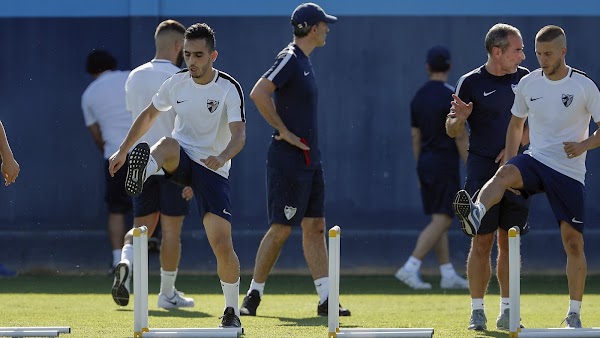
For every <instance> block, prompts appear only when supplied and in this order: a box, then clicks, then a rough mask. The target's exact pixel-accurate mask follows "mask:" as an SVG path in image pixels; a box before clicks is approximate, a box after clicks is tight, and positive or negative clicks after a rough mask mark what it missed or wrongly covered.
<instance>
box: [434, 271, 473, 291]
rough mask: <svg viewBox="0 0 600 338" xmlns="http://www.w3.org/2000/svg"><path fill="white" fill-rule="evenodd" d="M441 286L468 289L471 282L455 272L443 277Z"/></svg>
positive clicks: (443, 287)
mask: <svg viewBox="0 0 600 338" xmlns="http://www.w3.org/2000/svg"><path fill="white" fill-rule="evenodd" d="M440 287H441V288H442V289H468V288H469V282H467V280H466V279H464V278H462V277H461V276H459V275H458V274H454V275H453V276H452V277H442V280H441V281H440Z"/></svg>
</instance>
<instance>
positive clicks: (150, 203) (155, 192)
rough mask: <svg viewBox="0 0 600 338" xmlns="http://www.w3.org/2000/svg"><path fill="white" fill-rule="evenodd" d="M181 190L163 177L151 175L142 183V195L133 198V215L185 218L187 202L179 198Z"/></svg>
mask: <svg viewBox="0 0 600 338" xmlns="http://www.w3.org/2000/svg"><path fill="white" fill-rule="evenodd" d="M182 190H183V188H182V187H181V186H179V185H177V184H175V182H173V181H170V180H168V179H166V178H165V176H164V175H152V176H150V177H148V179H147V180H146V182H144V189H143V190H142V193H141V194H140V195H139V196H137V197H134V198H133V215H134V216H135V217H142V216H147V215H150V214H153V213H155V212H160V213H161V214H163V215H165V216H185V215H187V214H188V209H189V208H188V207H189V202H188V201H186V200H185V199H184V198H183V197H182V196H181V191H182Z"/></svg>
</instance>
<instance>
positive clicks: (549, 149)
mask: <svg viewBox="0 0 600 338" xmlns="http://www.w3.org/2000/svg"><path fill="white" fill-rule="evenodd" d="M512 113H513V115H515V116H517V117H521V118H524V117H527V118H528V123H529V138H530V145H529V150H527V152H526V153H528V154H529V155H531V156H532V157H533V158H535V159H536V160H538V161H540V162H541V163H543V164H545V165H546V166H548V167H550V168H552V169H554V170H556V171H558V172H560V173H562V174H564V175H566V176H569V177H571V178H573V179H576V180H577V181H579V182H581V183H582V184H585V171H586V168H585V158H586V153H587V152H584V153H583V154H581V155H580V156H577V157H575V158H571V159H570V158H568V157H567V154H566V153H565V150H564V148H563V147H564V145H563V142H581V141H583V140H585V139H587V138H588V137H589V124H590V117H593V118H594V121H596V122H598V121H600V91H598V87H597V86H596V84H595V83H594V82H593V81H592V80H591V79H589V78H588V77H587V76H586V74H585V73H584V72H582V71H579V70H576V69H573V68H571V67H569V72H568V73H567V76H566V77H564V78H563V79H561V80H558V81H552V80H549V79H548V78H547V77H546V76H545V75H544V73H543V72H542V70H541V69H537V70H535V71H533V72H532V73H531V74H529V75H527V76H526V77H524V78H522V79H521V81H520V82H519V85H518V86H517V92H516V94H515V102H514V105H513V107H512Z"/></svg>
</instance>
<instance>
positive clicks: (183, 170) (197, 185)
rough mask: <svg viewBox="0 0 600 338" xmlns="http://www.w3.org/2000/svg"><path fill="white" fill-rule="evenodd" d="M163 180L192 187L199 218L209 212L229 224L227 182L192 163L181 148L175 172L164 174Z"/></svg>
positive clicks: (229, 208) (229, 194)
mask: <svg viewBox="0 0 600 338" xmlns="http://www.w3.org/2000/svg"><path fill="white" fill-rule="evenodd" d="M165 178H167V179H169V180H171V181H173V182H175V183H177V184H179V185H180V186H181V187H185V186H190V187H192V189H193V190H194V197H196V206H197V207H198V212H199V213H200V217H204V214H206V213H207V212H210V213H212V214H215V215H217V216H220V217H222V218H224V219H226V220H227V221H229V223H231V214H232V213H233V211H232V209H231V189H230V187H229V180H228V179H226V178H225V177H223V176H221V175H219V174H217V173H216V172H214V171H212V170H210V169H208V168H206V167H204V166H202V165H200V164H198V163H196V162H194V161H192V160H191V159H190V157H189V156H188V155H187V154H186V153H185V151H184V150H183V148H181V147H180V151H179V166H177V170H175V172H173V173H171V174H169V173H166V174H165ZM180 196H181V191H180Z"/></svg>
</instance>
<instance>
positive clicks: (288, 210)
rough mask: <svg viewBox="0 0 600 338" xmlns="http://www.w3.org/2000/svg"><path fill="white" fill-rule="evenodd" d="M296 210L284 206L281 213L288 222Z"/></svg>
mask: <svg viewBox="0 0 600 338" xmlns="http://www.w3.org/2000/svg"><path fill="white" fill-rule="evenodd" d="M297 210H298V208H294V207H290V206H289V205H286V206H285V207H284V208H283V213H284V215H285V218H287V219H288V221H289V220H291V219H292V217H294V215H295V214H296V211H297Z"/></svg>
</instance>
